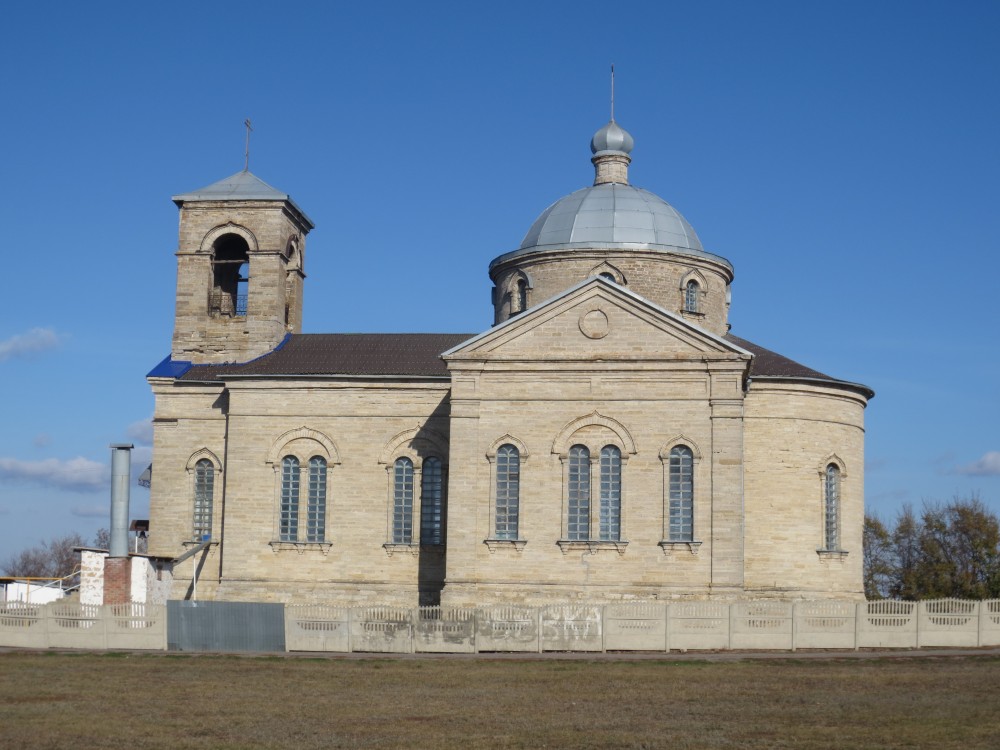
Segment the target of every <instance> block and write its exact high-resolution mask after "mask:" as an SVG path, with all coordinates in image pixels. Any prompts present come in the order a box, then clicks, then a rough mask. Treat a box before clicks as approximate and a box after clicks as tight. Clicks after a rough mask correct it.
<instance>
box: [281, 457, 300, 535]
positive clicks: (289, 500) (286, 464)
mask: <svg viewBox="0 0 1000 750" xmlns="http://www.w3.org/2000/svg"><path fill="white" fill-rule="evenodd" d="M299 481H300V477H299V459H297V458H296V457H295V456H285V457H284V458H283V459H282V460H281V509H280V512H279V519H278V538H279V539H280V540H281V541H282V542H297V541H298V539H299Z"/></svg>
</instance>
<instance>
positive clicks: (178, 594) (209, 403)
mask: <svg viewBox="0 0 1000 750" xmlns="http://www.w3.org/2000/svg"><path fill="white" fill-rule="evenodd" d="M150 385H151V386H152V388H153V394H154V396H155V398H156V406H155V410H154V413H153V457H154V461H155V471H156V477H155V479H154V481H153V483H152V486H151V487H150V502H149V513H150V534H149V546H148V550H149V554H150V555H152V556H157V557H166V558H174V557H178V556H180V555H181V554H183V553H184V552H185V551H186V550H187V549H190V548H191V547H192V546H194V545H195V544H196V542H195V540H194V538H193V513H194V466H195V464H196V463H197V461H198V460H199V459H202V458H204V459H207V460H209V461H211V463H212V465H213V467H214V468H215V477H214V499H213V513H212V537H213V539H218V538H219V534H220V533H221V530H222V518H223V510H224V497H225V482H226V471H225V466H224V463H223V462H224V461H225V455H226V408H227V400H228V399H227V396H226V395H225V391H224V388H223V386H222V385H221V384H191V383H183V382H178V381H174V380H173V379H169V378H150ZM196 559H197V561H198V562H199V564H200V565H201V566H202V571H201V578H202V580H201V582H200V583H199V586H201V587H204V588H205V590H206V593H207V592H208V587H210V586H211V585H212V581H213V580H214V581H216V582H217V581H218V577H219V571H218V555H217V554H216V550H215V549H214V548H213V549H212V550H211V551H210V553H209V554H208V555H207V556H206V557H205V558H204V559H203V558H202V557H201V556H200V555H199V556H198V557H197V558H196ZM194 564H195V561H194V560H191V561H188V562H184V563H182V564H181V566H180V567H179V570H178V580H177V582H176V586H175V596H174V598H184V595H185V593H186V591H187V588H188V586H189V584H190V580H191V572H192V566H193V565H194Z"/></svg>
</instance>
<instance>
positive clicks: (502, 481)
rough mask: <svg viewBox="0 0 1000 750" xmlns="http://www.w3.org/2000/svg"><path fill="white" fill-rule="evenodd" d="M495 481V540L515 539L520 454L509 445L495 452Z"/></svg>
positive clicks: (519, 487) (502, 446) (519, 485)
mask: <svg viewBox="0 0 1000 750" xmlns="http://www.w3.org/2000/svg"><path fill="white" fill-rule="evenodd" d="M496 481H497V486H496V538H497V539H517V533H518V529H517V523H518V510H519V509H518V505H519V502H520V492H521V454H520V453H519V452H518V450H517V448H515V447H514V446H513V445H510V444H509V443H508V444H506V445H501V446H500V448H499V450H497V459H496Z"/></svg>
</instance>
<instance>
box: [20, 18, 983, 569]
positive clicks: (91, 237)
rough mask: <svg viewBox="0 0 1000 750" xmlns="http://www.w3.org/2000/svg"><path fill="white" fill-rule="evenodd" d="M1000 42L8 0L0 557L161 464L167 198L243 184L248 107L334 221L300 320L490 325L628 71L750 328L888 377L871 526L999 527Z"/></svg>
mask: <svg viewBox="0 0 1000 750" xmlns="http://www.w3.org/2000/svg"><path fill="white" fill-rule="evenodd" d="M998 38H1000V4H998V3H995V2H963V3H944V2H940V3H931V2H840V3H835V4H831V3H812V2H756V3H748V2H704V3H665V2H648V3H646V2H635V3H623V4H620V5H617V6H616V5H615V4H611V3H607V2H579V1H578V2H566V3H561V2H546V3H539V2H534V3H520V2H507V3H491V4H489V5H483V6H477V5H476V4H471V3H459V2H456V3H433V2H430V3H398V4H397V3H381V2H369V3H364V4H358V3H350V4H346V3H345V4H341V3H318V2H317V3H294V2H289V3H283V4H275V3H261V2H253V1H246V2H231V3H230V2H212V3H201V4H198V5H197V6H196V5H192V4H187V5H185V4H183V3H181V4H177V3H172V4H167V3H121V4H112V3H101V2H97V3H87V4H81V3H69V2H66V3H33V4H29V3H19V4H15V5H13V6H11V7H10V8H7V9H5V11H4V23H3V25H2V27H0V82H2V85H0V92H2V113H3V116H2V117H0V147H2V149H3V151H2V161H0V165H2V166H0V173H2V179H0V219H2V223H0V226H2V228H3V229H2V234H0V243H2V249H3V257H4V259H5V261H6V271H5V273H4V276H3V278H4V284H3V295H2V297H0V383H2V384H3V397H2V400H0V560H4V559H6V558H7V557H9V556H10V555H11V554H13V553H14V552H16V551H18V550H19V549H21V548H22V547H24V546H28V545H33V544H36V543H37V542H38V541H40V540H42V539H47V538H50V537H52V536H55V535H57V534H63V533H67V532H70V531H79V532H80V533H82V534H84V535H85V536H90V535H92V534H93V532H94V531H95V530H96V529H97V528H99V527H101V526H106V525H107V523H108V521H107V519H108V496H109V485H110V468H109V460H110V452H109V450H108V445H109V444H110V443H117V442H123V441H131V442H134V443H135V444H136V446H137V447H136V452H135V453H136V455H135V463H136V465H137V467H138V466H144V465H145V463H147V462H148V460H149V455H150V449H149V427H148V420H149V417H150V415H151V414H152V409H153V400H152V396H151V395H150V392H149V388H148V385H147V384H146V382H145V380H144V376H145V374H146V372H148V371H149V369H151V368H152V367H153V366H154V365H155V364H156V363H157V362H159V361H160V360H161V359H162V358H163V357H164V356H165V355H166V354H167V353H168V352H169V349H170V336H171V332H172V325H173V322H172V316H173V294H174V282H175V259H174V256H173V252H174V250H175V249H176V242H177V209H176V207H175V206H174V205H173V204H172V203H171V201H170V196H171V195H174V194H177V193H182V192H186V191H190V190H193V189H196V188H199V187H202V186H204V185H207V184H209V183H212V182H214V181H216V180H218V179H221V178H223V177H226V176H228V175H230V174H232V173H233V172H236V171H238V170H239V169H241V168H242V166H243V145H244V143H243V139H244V131H243V126H242V122H243V120H244V118H246V117H250V118H252V120H253V123H254V127H255V132H254V133H253V137H252V142H251V157H250V168H251V171H253V172H254V173H255V174H257V175H258V176H259V177H260V178H262V179H263V180H265V181H266V182H268V183H270V184H271V185H273V186H275V187H277V188H279V189H281V190H284V191H287V192H289V193H290V194H291V195H292V196H293V198H294V199H295V201H296V202H297V203H298V204H299V205H300V206H301V207H302V208H303V209H304V210H305V211H306V213H307V214H309V216H310V217H311V218H312V219H313V220H314V221H315V222H316V225H317V226H316V229H315V230H314V231H313V232H312V234H310V236H309V238H308V244H307V268H306V270H307V272H308V274H309V278H308V280H307V282H306V284H307V286H306V293H305V326H304V328H305V330H306V331H311V332H334V331H358V332H365V331H480V330H484V329H486V328H487V327H488V326H489V325H490V323H491V322H492V318H491V306H490V282H489V278H488V276H487V273H486V269H487V265H488V263H489V261H490V260H491V259H492V258H494V257H495V256H497V255H499V254H501V253H503V252H506V251H509V250H511V249H514V248H516V247H517V245H518V244H519V243H520V241H521V238H522V237H523V235H524V233H525V232H526V231H527V229H528V227H529V226H530V225H531V223H532V221H533V220H534V218H535V217H536V216H537V215H538V214H539V213H540V212H541V211H542V210H543V209H544V208H545V207H546V206H547V205H548V204H550V203H551V202H553V201H554V200H556V199H558V198H559V197H561V196H563V195H565V194H567V193H569V192H572V191H573V190H575V189H577V188H580V187H584V186H586V185H588V184H590V182H591V180H592V167H591V165H590V163H589V156H590V153H589V148H588V145H589V139H590V136H591V135H592V134H593V132H594V131H595V130H596V129H597V128H599V127H600V126H601V125H603V124H604V123H605V122H606V121H607V119H608V69H609V66H610V64H611V63H612V62H613V63H615V65H616V70H617V74H618V75H617V102H616V112H615V113H616V119H617V120H618V121H619V123H621V124H622V125H623V126H624V127H625V128H627V129H628V130H629V131H630V132H631V133H632V135H633V136H634V138H635V141H636V147H635V150H634V151H633V157H634V161H633V165H632V168H631V170H630V178H631V181H632V182H633V184H636V185H638V186H640V187H643V188H646V189H648V190H651V191H653V192H655V193H657V194H658V195H660V196H662V197H663V198H664V199H666V200H667V201H669V202H670V203H671V204H673V205H674V206H675V207H676V208H677V209H678V210H680V211H681V212H682V213H683V214H684V215H685V217H686V218H687V219H688V220H689V221H690V222H691V223H692V225H693V226H694V227H695V229H696V230H697V231H698V234H699V236H700V238H701V240H702V242H703V244H704V245H705V247H706V249H708V250H709V251H711V252H714V253H716V254H718V255H722V256H724V257H726V258H728V259H729V260H730V261H731V262H732V263H733V265H734V266H735V269H736V280H735V282H734V286H733V305H732V310H731V317H730V320H731V322H732V324H733V333H735V334H737V335H739V336H742V337H744V338H747V339H749V340H751V341H754V342H756V343H758V344H761V345H763V346H766V347H768V348H771V349H774V350H776V351H778V352H781V353H782V354H785V355H786V356H789V357H791V358H793V359H796V360H798V361H800V362H803V363H804V364H807V365H809V366H810V367H813V368H815V369H818V370H821V371H824V372H827V373H829V374H831V375H834V376H836V377H840V378H843V379H847V380H853V381H857V382H862V383H865V384H867V385H870V386H871V387H873V388H874V389H875V390H876V392H877V396H876V398H875V400H874V401H873V402H872V404H871V406H870V407H869V409H868V413H867V429H868V440H867V472H866V495H867V504H868V507H869V509H870V510H874V511H877V512H879V513H880V514H881V515H883V516H889V517H891V516H892V515H893V514H894V513H895V511H896V510H897V509H898V508H899V507H900V505H901V504H902V503H904V502H910V503H913V504H914V505H916V506H917V507H919V506H920V504H921V503H922V502H923V501H925V500H947V499H950V498H951V497H952V496H955V495H960V496H967V495H969V494H971V493H975V492H978V493H979V494H980V496H981V497H982V499H983V500H984V501H985V502H987V503H988V504H989V505H990V507H992V508H993V510H994V511H997V512H1000V431H998V428H997V425H998V423H1000V395H998V384H1000V353H998V335H997V331H996V320H997V312H996V310H997V307H996V300H997V296H998V292H1000V282H998V272H1000V260H998V251H1000V225H998V218H997V217H998V211H997V199H998V197H1000V195H998V193H1000V189H998V175H1000V139H998V136H997V134H998V132H1000V126H998V121H1000V86H998V85H997V82H998V79H1000V45H998V44H997V43H996V40H997V39H998ZM147 512H148V493H147V492H146V491H145V490H143V489H140V488H135V489H134V490H133V493H132V516H133V517H145V516H146V513H147ZM153 531H154V533H155V530H153Z"/></svg>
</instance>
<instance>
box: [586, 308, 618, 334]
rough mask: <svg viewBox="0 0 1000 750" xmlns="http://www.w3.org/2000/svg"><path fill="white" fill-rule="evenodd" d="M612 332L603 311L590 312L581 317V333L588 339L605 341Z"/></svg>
mask: <svg viewBox="0 0 1000 750" xmlns="http://www.w3.org/2000/svg"><path fill="white" fill-rule="evenodd" d="M609 330H611V325H610V323H609V322H608V316H607V315H605V313H604V311H603V310H590V311H589V312H585V313H584V314H583V315H581V316H580V332H581V333H583V335H584V336H586V337H587V338H588V339H603V338H604V337H605V336H607V335H608V331H609Z"/></svg>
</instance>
